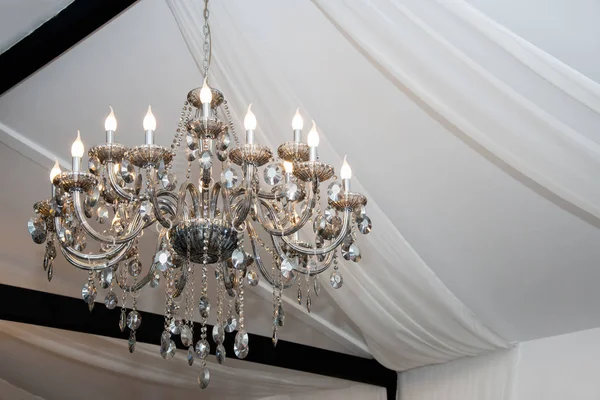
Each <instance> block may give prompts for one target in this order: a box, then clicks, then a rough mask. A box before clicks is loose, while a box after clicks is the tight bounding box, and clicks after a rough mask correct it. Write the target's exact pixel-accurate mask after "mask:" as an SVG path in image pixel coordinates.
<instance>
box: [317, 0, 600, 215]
mask: <svg viewBox="0 0 600 400" xmlns="http://www.w3.org/2000/svg"><path fill="white" fill-rule="evenodd" d="M313 2H314V3H315V4H316V5H318V7H319V8H320V9H321V10H322V11H323V13H325V15H326V16H327V17H328V18H329V19H330V21H331V22H332V23H333V24H334V25H336V26H337V27H338V29H339V30H340V31H341V32H343V33H344V35H346V37H348V38H349V40H351V41H352V42H353V43H354V44H355V46H356V47H358V48H359V49H360V51H361V52H362V53H363V54H364V55H365V56H366V57H367V58H368V59H369V60H370V61H371V62H372V63H373V64H374V65H376V66H377V67H378V68H379V69H380V70H381V71H382V72H383V73H384V74H385V75H387V76H388V77H389V79H390V81H391V82H392V83H393V84H395V85H396V86H397V87H398V88H400V89H401V90H402V91H405V92H408V93H410V94H411V95H412V96H414V97H416V98H417V99H419V101H421V102H422V106H423V107H425V108H427V109H428V110H429V111H430V112H433V113H435V114H437V115H438V116H439V117H441V119H442V120H443V122H444V123H446V124H447V125H448V126H449V128H450V130H454V131H456V132H458V134H460V135H465V136H466V137H467V138H469V139H471V140H473V141H474V142H475V143H476V144H477V145H479V146H481V148H482V149H485V151H487V152H488V153H489V154H491V155H492V156H494V157H496V158H497V159H498V160H500V161H501V162H502V163H505V164H507V165H509V166H510V167H512V168H514V169H515V170H516V171H518V173H520V174H523V175H524V176H525V177H527V178H528V179H529V180H531V181H532V183H533V182H535V183H536V184H537V185H540V186H541V187H542V188H543V189H545V190H548V191H549V192H551V193H553V194H554V195H556V196H558V197H559V198H561V199H562V200H565V201H567V202H569V203H571V204H572V205H574V206H575V207H577V208H579V209H580V210H583V211H584V212H586V213H589V214H591V215H593V216H595V217H596V218H600V184H599V183H598V179H597V177H598V174H599V173H600V145H599V141H598V135H597V132H598V128H599V127H600V85H598V84H597V83H596V82H593V81H591V80H590V79H588V78H586V77H585V76H583V75H581V74H580V73H578V72H577V71H574V70H573V69H571V68H569V67H568V66H566V65H564V64H562V63H561V62H560V61H558V60H556V59H554V58H552V57H551V56H549V55H548V54H546V53H544V52H543V51H541V50H540V49H537V48H535V46H533V45H531V44H530V43H527V42H526V41H525V40H523V39H521V38H519V37H517V36H516V35H514V34H512V33H510V32H509V31H508V30H507V29H505V28H503V27H501V26H500V25H498V24H497V23H494V22H493V21H491V20H490V19H489V18H487V17H485V16H484V15H483V14H481V13H480V12H478V11H476V10H475V9H473V8H472V7H471V6H470V5H469V4H467V3H466V2H465V1H463V0H430V1H422V0H365V1H345V0H313Z"/></svg>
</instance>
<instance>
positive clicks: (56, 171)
mask: <svg viewBox="0 0 600 400" xmlns="http://www.w3.org/2000/svg"><path fill="white" fill-rule="evenodd" d="M61 172H62V171H61V170H60V165H58V160H55V162H54V167H52V169H51V170H50V183H53V182H54V178H56V177H57V176H58V175H59V174H60V173H61Z"/></svg>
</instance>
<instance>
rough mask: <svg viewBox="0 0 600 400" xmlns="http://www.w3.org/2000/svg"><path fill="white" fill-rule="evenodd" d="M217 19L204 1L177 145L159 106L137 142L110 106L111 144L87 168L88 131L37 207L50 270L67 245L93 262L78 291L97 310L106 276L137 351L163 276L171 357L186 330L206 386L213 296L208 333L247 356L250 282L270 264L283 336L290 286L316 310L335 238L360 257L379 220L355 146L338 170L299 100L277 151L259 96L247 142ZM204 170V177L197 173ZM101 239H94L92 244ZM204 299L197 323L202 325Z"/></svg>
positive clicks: (111, 301)
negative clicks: (360, 180) (360, 188)
mask: <svg viewBox="0 0 600 400" xmlns="http://www.w3.org/2000/svg"><path fill="white" fill-rule="evenodd" d="M208 20H209V12H208V0H205V4H204V27H203V29H204V38H205V40H204V52H205V54H204V55H205V57H204V66H203V67H204V68H203V69H204V83H203V85H202V87H201V88H196V89H193V90H192V91H190V92H189V93H188V95H187V100H186V101H185V103H184V106H183V108H182V111H181V115H180V118H179V123H178V126H177V129H176V133H175V136H174V139H173V142H172V144H171V146H170V148H166V147H162V146H159V145H156V144H155V143H154V134H155V131H156V119H155V118H154V116H153V115H152V110H151V108H150V107H148V112H147V115H146V116H145V118H144V120H143V128H144V131H145V143H144V144H142V145H140V146H136V147H132V148H126V147H125V146H123V145H121V144H119V143H117V142H116V141H115V132H116V130H117V120H116V118H115V116H114V112H113V110H112V107H111V111H110V114H109V116H108V117H107V118H106V121H105V130H106V143H104V144H100V145H97V146H94V147H92V148H90V149H89V151H88V157H89V162H88V171H82V169H81V163H82V157H83V155H84V145H83V143H82V141H81V138H80V134H79V131H78V132H77V139H76V140H75V142H74V143H73V145H72V147H71V155H72V170H71V171H64V172H63V171H61V169H60V167H59V165H58V162H57V163H56V164H55V166H54V167H53V168H52V170H51V172H50V180H51V182H52V196H51V197H50V198H49V199H46V200H43V201H40V202H37V203H36V204H35V205H34V211H35V216H34V217H33V218H31V219H30V220H29V222H28V230H29V233H30V234H31V237H32V239H33V241H34V242H35V243H38V244H42V243H44V242H45V243H46V250H45V255H44V261H43V267H44V270H45V271H46V273H47V276H48V281H50V280H51V279H52V276H53V261H54V259H55V258H56V256H57V250H56V248H57V246H56V244H58V248H59V249H60V252H61V253H62V254H63V256H64V257H65V259H66V260H67V261H68V262H69V263H70V264H72V265H73V266H75V267H77V268H79V269H82V270H85V271H88V273H89V276H88V278H87V281H86V282H85V284H84V285H83V288H82V290H81V295H82V298H83V300H84V301H85V302H86V303H87V305H88V307H89V309H90V311H91V310H92V309H93V307H94V301H95V299H96V297H97V294H98V286H99V287H100V288H101V289H103V290H105V291H106V294H105V297H104V304H105V305H106V307H107V308H108V309H114V308H115V307H117V305H118V304H119V303H120V305H121V313H120V318H119V321H118V324H119V328H120V329H121V331H125V330H126V329H129V340H128V347H129V351H130V352H133V351H134V350H135V345H136V331H137V330H138V329H139V328H140V327H141V324H142V314H141V313H140V311H139V310H138V305H137V302H138V297H139V295H140V293H141V292H142V290H143V289H144V288H146V287H150V288H157V287H159V286H160V281H163V286H164V293H165V312H164V318H165V325H164V326H165V329H164V331H163V333H162V335H161V339H160V343H161V344H160V354H161V356H162V357H163V358H165V359H169V358H172V357H173V356H174V355H175V351H176V345H175V342H174V340H173V337H175V336H179V339H180V340H181V343H182V344H183V345H184V346H185V347H188V352H187V361H188V363H189V365H190V366H191V365H192V364H193V363H194V360H195V359H198V360H199V361H198V362H199V363H201V372H200V376H199V378H198V382H199V385H200V387H201V388H206V387H207V386H208V384H209V381H210V371H209V370H208V368H207V365H206V359H207V356H208V355H209V353H210V344H209V342H208V340H207V326H206V325H207V319H208V317H209V315H210V313H211V311H214V310H215V308H216V324H215V325H214V327H213V329H212V332H211V335H212V338H213V340H214V342H215V343H216V349H215V355H216V360H217V362H219V363H223V362H224V360H225V348H224V346H223V342H224V340H225V332H234V331H236V330H237V333H236V335H235V339H234V352H235V355H236V356H237V357H238V358H245V357H246V356H247V354H248V351H249V343H248V333H247V332H246V329H245V316H246V314H245V312H244V289H245V286H246V285H248V286H256V285H257V284H258V283H259V279H260V277H262V278H263V279H265V280H266V282H267V283H268V285H270V287H271V288H272V292H273V320H272V321H273V337H272V339H273V345H276V344H277V331H278V329H279V328H280V327H282V326H283V325H284V321H285V314H284V309H283V304H282V299H283V290H284V289H288V288H296V287H297V292H298V296H297V299H298V303H299V304H304V305H305V306H306V309H307V311H308V312H310V311H311V304H312V303H311V302H312V296H313V295H314V296H318V295H319V292H320V286H319V285H320V283H319V280H318V279H317V275H319V274H322V273H325V272H326V271H328V270H329V269H330V267H332V266H333V271H332V272H331V273H330V276H329V283H330V284H331V286H332V287H333V288H335V289H338V288H340V287H341V286H342V284H343V278H342V274H341V272H340V271H339V268H338V260H337V258H338V249H340V252H341V255H342V257H343V258H344V259H346V260H350V261H354V262H358V261H359V260H360V258H361V254H360V250H359V248H358V246H357V245H356V243H355V241H356V231H359V232H360V233H363V234H367V233H369V232H370V230H371V221H370V219H369V217H368V216H367V215H366V214H365V205H366V203H367V200H366V198H365V197H364V196H363V195H361V194H360V193H356V192H352V191H351V188H350V178H351V169H350V166H349V165H348V163H347V162H346V160H345V158H344V164H343V166H342V167H341V171H340V178H341V180H339V179H338V178H337V176H335V172H334V168H333V166H331V165H329V164H326V163H324V162H322V161H321V160H320V159H319V157H318V153H317V149H318V146H319V134H318V132H317V129H316V126H315V123H314V121H313V123H312V129H311V130H310V132H309V134H308V137H307V143H303V142H302V129H303V120H302V117H301V116H300V113H299V111H298V110H297V111H296V114H295V116H294V117H293V120H292V128H293V140H292V141H289V142H285V143H283V144H282V145H280V146H279V147H278V148H277V152H276V154H274V152H273V151H272V150H271V149H269V148H268V147H266V146H263V145H261V144H259V143H256V142H255V129H256V125H257V121H256V117H255V115H254V114H253V112H252V109H251V106H252V105H250V106H248V111H247V114H246V117H245V119H244V125H245V133H246V135H245V139H246V142H245V143H240V140H239V138H238V135H237V134H236V130H235V128H234V124H233V122H232V119H231V116H230V110H229V108H228V104H227V101H226V100H225V98H224V96H223V93H222V92H221V91H219V90H218V89H215V88H213V87H210V86H209V85H208V81H207V77H208V71H209V65H210V56H211V38H210V27H209V23H208V22H209V21H208ZM181 148H185V150H181ZM180 150H181V151H180ZM178 153H181V156H182V157H185V160H186V161H187V171H186V173H185V178H183V179H184V180H185V182H184V183H183V184H181V185H180V186H179V187H178V186H177V181H178V177H177V176H176V174H175V173H174V172H173V160H174V157H175V156H176V155H178ZM196 179H198V183H197V184H195V183H192V180H196ZM179 180H182V178H181V176H180V177H179ZM326 183H328V186H327V187H326V189H325V191H326V192H325V195H324V196H323V199H322V186H323V184H326ZM94 220H95V222H94ZM103 227H104V228H103ZM304 228H306V229H304ZM311 228H312V229H311ZM147 229H152V230H154V229H155V230H156V231H157V232H158V240H157V243H156V252H155V254H154V255H153V256H152V258H151V259H150V262H148V263H147V265H148V267H147V268H144V267H143V264H142V255H141V254H140V251H139V248H140V247H139V242H140V241H141V240H142V236H143V234H144V232H145V231H146V230H147ZM257 230H258V231H259V232H262V233H261V234H260V235H259V233H258V232H257ZM301 236H302V237H303V238H304V240H303V239H301ZM146 239H148V238H146ZM92 241H93V242H94V244H95V248H96V249H95V250H93V251H89V250H90V249H89V247H91V246H90V245H91V244H92V243H91V242H92ZM85 249H88V251H87V252H84V250H85ZM268 258H270V260H269V261H268V262H267V259H268ZM209 265H210V266H211V268H212V269H214V275H215V278H216V279H215V281H216V282H215V283H216V294H217V296H216V300H215V299H213V300H212V301H211V300H210V299H209V297H208V280H209ZM144 269H145V271H144ZM198 274H200V282H199V283H198V282H196V280H197V279H196V275H198ZM198 284H199V285H200V288H199V289H198ZM150 292H151V295H157V292H153V291H150ZM196 293H198V295H199V296H198V299H196ZM129 299H131V306H130V311H127V308H126V306H127V301H128V300H129ZM215 301H216V303H215ZM196 310H198V314H199V317H200V323H201V330H200V334H199V335H195V332H194V323H193V321H194V318H197V317H198V315H197V314H196ZM195 336H196V337H195ZM198 336H199V339H198ZM195 339H198V340H197V341H195Z"/></svg>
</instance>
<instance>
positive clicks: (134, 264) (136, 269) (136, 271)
mask: <svg viewBox="0 0 600 400" xmlns="http://www.w3.org/2000/svg"><path fill="white" fill-rule="evenodd" d="M127 271H129V275H131V276H134V277H135V276H139V275H140V274H141V273H142V263H141V262H140V260H138V259H137V258H134V259H133V260H131V261H130V262H129V265H127Z"/></svg>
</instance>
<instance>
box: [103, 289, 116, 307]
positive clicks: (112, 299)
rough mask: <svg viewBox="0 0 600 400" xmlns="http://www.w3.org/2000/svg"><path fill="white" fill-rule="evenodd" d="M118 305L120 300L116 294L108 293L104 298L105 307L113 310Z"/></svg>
mask: <svg viewBox="0 0 600 400" xmlns="http://www.w3.org/2000/svg"><path fill="white" fill-rule="evenodd" d="M118 303H119V299H118V298H117V295H116V294H115V293H114V292H108V293H106V296H105V297H104V305H105V306H106V308H108V309H109V310H112V309H114V308H115V307H116V306H117V304H118Z"/></svg>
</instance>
